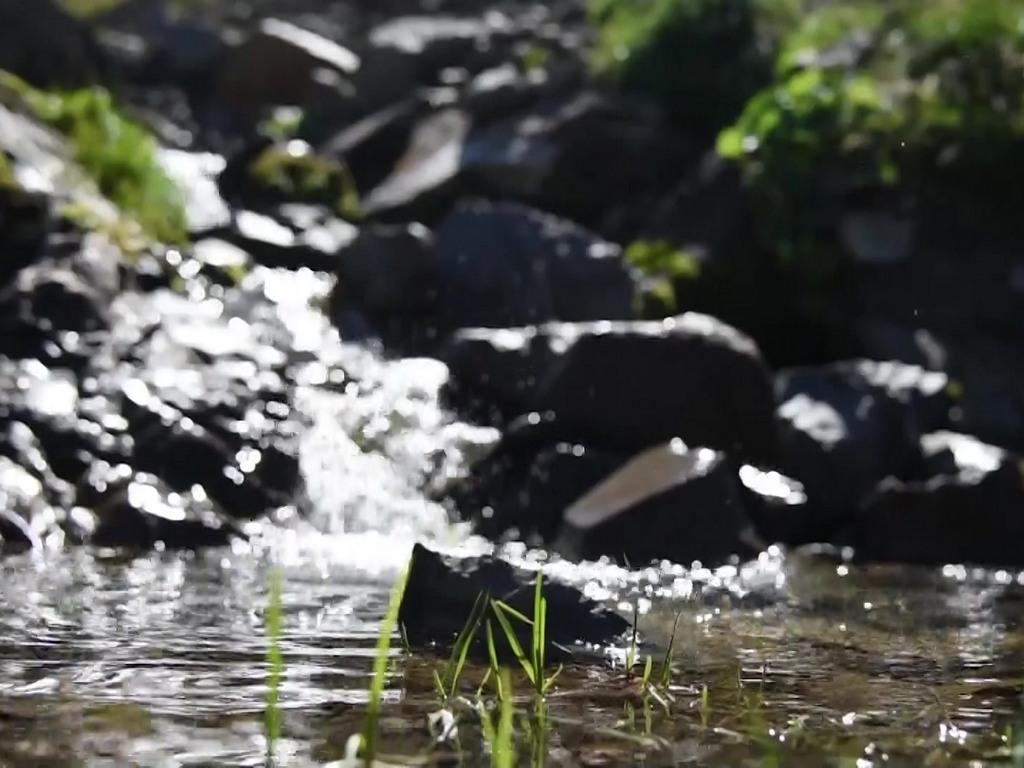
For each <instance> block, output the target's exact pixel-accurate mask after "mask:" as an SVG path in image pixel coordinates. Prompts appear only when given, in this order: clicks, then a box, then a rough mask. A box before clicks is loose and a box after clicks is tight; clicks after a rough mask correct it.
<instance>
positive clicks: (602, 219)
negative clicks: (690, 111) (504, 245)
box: [461, 91, 680, 232]
mask: <svg viewBox="0 0 1024 768" xmlns="http://www.w3.org/2000/svg"><path fill="white" fill-rule="evenodd" d="M679 156H680V153H679V151H678V149H677V144H676V143H675V142H673V141H672V140H670V139H669V136H668V134H667V132H666V131H665V130H664V128H663V126H662V124H661V122H660V121H659V119H658V117H657V115H656V114H653V113H652V112H650V111H649V110H646V109H644V108H643V107H642V106H640V105H637V104H631V103H624V102H620V101H616V100H613V99H610V98H608V97H607V96H604V95H601V94H598V93H595V92H592V91H583V92H579V93H574V94H571V95H569V96H564V97H561V96H560V97H556V98H553V99H550V100H546V101H545V102H543V103H541V104H538V105H537V106H536V107H535V108H533V109H530V110H528V111H526V112H523V113H521V114H517V115H514V116H512V117H509V118H507V119H506V120H502V121H501V122H499V123H495V124H493V125H487V126H484V127H482V128H481V129H480V130H478V131H475V132H474V133H473V134H472V135H471V136H470V137H469V139H468V140H467V142H466V143H465V146H464V147H463V148H462V153H461V167H462V169H463V170H464V172H465V174H466V175H467V176H469V177H470V178H471V179H472V180H473V184H474V185H475V187H476V188H477V189H478V190H479V191H480V192H481V193H483V194H487V195H492V196H494V197H503V198H512V199H518V200H523V201H525V202H528V203H531V204H533V205H536V206H538V207H540V208H543V209H544V210H549V211H552V212H553V213H557V214H559V215H562V216H566V217H567V218H570V219H573V220H574V221H579V222H581V223H583V224H585V225H586V226H589V227H593V228H594V229H597V230H598V231H602V232H603V231H605V227H606V226H607V225H608V224H609V219H610V217H612V215H613V214H616V213H618V212H619V209H620V208H622V207H623V206H625V207H627V208H628V207H630V206H635V205H637V203H642V205H646V203H643V201H644V199H645V196H647V195H656V194H658V193H659V192H660V191H661V190H662V188H663V187H664V186H665V184H666V183H668V182H670V181H671V180H672V178H674V176H675V174H676V172H677V171H678V170H679V167H680V162H679ZM612 159H614V162H612ZM626 189H628V190H629V200H627V201H624V200H623V195H622V190H626ZM644 213H647V211H646V210H644Z"/></svg>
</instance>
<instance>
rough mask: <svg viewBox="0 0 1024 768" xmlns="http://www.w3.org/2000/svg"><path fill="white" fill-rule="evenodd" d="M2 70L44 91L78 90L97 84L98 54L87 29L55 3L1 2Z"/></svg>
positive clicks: (39, 0) (51, 0) (37, 0)
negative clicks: (51, 89)
mask: <svg viewBox="0 0 1024 768" xmlns="http://www.w3.org/2000/svg"><path fill="white" fill-rule="evenodd" d="M0 69H5V70H8V71H9V72H13V73H14V74H16V75H18V76H19V77H22V78H24V79H25V80H27V81H28V82H30V83H31V84H33V85H35V86H38V87H41V88H74V87H79V86H82V85H85V84H86V83H88V82H90V81H92V80H93V79H95V77H96V75H97V74H98V73H99V71H100V62H99V51H98V49H97V47H96V44H95V41H94V40H93V38H92V36H91V34H90V31H89V28H88V27H87V26H86V25H85V24H83V23H82V22H80V21H78V20H77V19H75V18H74V17H73V16H71V15H70V14H68V13H67V12H65V11H64V10H63V9H62V8H61V7H60V5H59V4H58V3H56V2H54V0H33V2H32V7H31V9H29V8H28V7H27V6H26V4H25V3H24V0H2V1H0Z"/></svg>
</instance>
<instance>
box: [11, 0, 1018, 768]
mask: <svg viewBox="0 0 1024 768" xmlns="http://www.w3.org/2000/svg"><path fill="white" fill-rule="evenodd" d="M596 36H597V32H595V28H594V21H593V16H592V15H588V12H587V7H586V5H585V4H584V3H582V2H579V0H561V1H560V2H556V3H551V4H542V3H531V2H525V1H521V0H508V1H507V2H493V3H486V4H481V3H470V2H459V1H458V0H435V1H429V0H424V2H423V3H422V5H421V4H418V3H414V2H408V1H406V0H402V1H398V0H395V1H394V2H376V3H364V2H358V1H357V0H350V1H347V2H331V3H319V2H299V1H298V0H296V1H295V2H285V1H284V0H266V1H263V0H260V1H256V0H252V1H251V2H225V3H203V2H198V0H195V2H179V3H175V2H171V1H170V0H166V1H165V0H126V1H125V2H120V3H90V2H79V1H77V0H76V2H68V3H67V4H66V6H59V5H57V4H55V3H53V2H51V1H50V0H38V2H34V3H33V8H32V10H31V11H30V10H27V6H26V4H25V2H24V0H0V70H5V71H7V72H9V73H13V75H14V76H15V77H11V78H10V79H4V80H3V81H2V82H0V161H2V164H0V766H7V765H10V766H50V765H53V766H58V765H60V766H63V765H79V764H81V765H168V766H170V765H190V766H192V765H195V766H198V765H265V764H279V765H310V764H328V763H334V764H337V765H340V764H342V761H343V759H344V757H345V754H346V744H347V740H348V737H349V736H350V735H351V734H353V733H357V732H359V730H360V728H361V727H362V723H363V720H364V717H365V712H366V705H367V701H368V699H369V697H370V695H371V694H370V693H369V691H370V689H371V687H372V683H371V679H372V673H371V664H372V661H373V656H374V651H373V648H374V644H375V642H376V639H377V634H378V627H379V625H380V620H381V617H382V616H383V615H384V612H385V608H386V606H387V601H388V594H389V590H390V587H391V584H392V583H393V582H394V581H395V579H396V577H397V576H398V574H399V573H400V572H401V571H402V570H403V568H404V567H405V565H406V563H407V561H408V559H409V556H410V553H411V552H412V550H413V545H414V544H416V543H423V544H426V545H428V546H429V547H431V548H433V549H435V550H438V551H443V552H445V553H447V554H448V555H450V556H452V557H453V558H455V559H454V561H453V562H454V563H455V565H454V566H452V568H454V571H452V572H451V573H448V572H447V571H445V572H444V573H443V574H439V572H436V571H434V572H431V575H430V576H427V575H425V574H426V570H425V569H424V568H420V569H419V570H414V572H413V580H412V581H411V582H410V584H409V585H408V587H407V596H406V599H407V602H406V605H405V606H404V607H403V616H404V617H405V620H406V621H407V622H415V624H410V625H409V626H407V627H406V630H407V633H408V634H407V636H408V638H410V639H411V640H412V645H413V648H411V649H408V650H406V651H402V652H394V659H393V662H392V664H391V666H390V668H389V675H388V678H387V682H386V691H385V696H384V702H385V704H384V710H383V719H382V722H381V739H382V744H383V747H382V748H383V751H384V752H385V753H387V755H388V758H387V759H388V760H393V761H396V760H398V759H399V757H401V758H403V759H404V760H406V761H408V760H418V761H421V762H422V761H433V762H442V763H446V764H447V763H449V762H457V761H462V762H465V763H466V764H484V763H487V762H488V761H491V760H492V759H493V757H494V755H493V750H490V749H489V748H488V747H487V739H486V738H485V737H484V735H483V734H482V733H481V729H480V725H479V723H476V722H471V719H470V718H467V719H466V720H465V721H464V722H460V733H461V735H460V737H459V738H458V739H457V740H456V739H442V740H441V742H440V743H437V741H436V739H434V737H433V736H432V735H431V730H430V728H428V720H429V717H428V716H429V715H431V714H432V713H435V712H436V711H437V710H438V709H439V703H438V701H437V699H436V694H435V692H434V686H433V683H432V680H431V675H432V671H431V670H432V668H433V666H434V665H435V664H436V663H437V658H436V650H432V649H430V648H429V647H428V646H429V645H430V642H429V641H436V643H437V644H439V645H441V646H446V645H448V644H450V642H451V641H452V639H453V638H454V635H455V634H456V633H457V632H458V629H459V627H460V626H461V622H462V621H463V620H464V618H465V617H464V616H463V613H464V612H465V610H464V609H465V608H467V607H468V606H470V605H471V604H472V595H474V594H475V592H476V591H477V589H478V582H476V581H471V582H470V585H469V586H465V587H463V586H462V584H463V582H462V581H460V580H472V579H475V578H478V574H476V573H475V572H474V571H473V570H472V566H471V565H468V564H467V563H471V562H472V561H471V560H466V558H473V557H479V556H482V555H483V556H485V557H491V556H497V557H498V559H499V560H503V561H506V562H508V563H512V564H513V565H514V566H515V568H516V570H515V574H518V575H515V576H513V575H510V574H512V573H513V571H512V570H511V569H510V570H509V571H508V573H506V572H505V571H504V570H502V571H501V572H500V574H499V575H498V576H494V575H493V574H492V576H491V577H484V581H483V582H481V583H484V585H485V586H486V585H487V584H490V586H489V587H488V588H489V589H491V590H497V592H498V593H501V594H506V593H507V594H508V595H514V594H516V593H515V589H516V588H518V586H521V585H524V584H528V583H529V581H530V579H532V578H533V577H532V576H531V574H532V573H533V572H535V571H537V570H538V569H542V570H543V572H544V574H545V578H546V579H547V580H548V582H549V583H551V584H552V585H553V586H552V587H551V589H552V590H553V591H552V592H551V598H550V600H551V604H552V614H551V615H552V617H553V618H552V619H551V620H550V626H551V627H552V628H553V629H552V632H553V635H554V636H555V637H556V639H557V641H558V643H564V644H566V645H568V646H574V645H575V644H576V643H575V641H582V642H589V643H590V644H591V645H590V648H589V649H588V652H587V653H586V654H568V655H567V656H566V660H567V662H566V663H567V666H566V669H565V671H564V672H563V674H562V676H561V677H560V679H559V683H558V685H557V687H556V688H555V690H554V692H553V693H552V694H551V695H550V698H549V702H548V704H547V707H548V710H547V711H548V713H549V715H550V722H549V723H548V724H547V725H545V726H544V732H543V735H540V733H539V732H538V731H535V730H534V729H535V728H536V727H537V726H536V725H533V726H530V725H528V724H523V725H521V726H517V729H518V730H517V733H519V736H517V739H518V740H519V743H520V749H519V758H520V762H522V763H523V764H528V763H532V764H551V765H577V764H582V765H594V766H596V765H611V764H632V763H643V764H649V765H701V766H704V765H707V766H712V765H713V766H734V765H794V766H804V765H806V766H812V765H814V766H818V765H835V766H857V768H861V767H862V766H871V765H891V766H916V765H925V764H926V765H935V766H938V765H950V766H954V765H955V766H972V768H973V766H980V765H1020V764H1021V761H1022V760H1024V742H1022V741H1021V740H1020V739H1021V736H1022V735H1024V719H1022V715H1021V712H1022V709H1021V695H1022V680H1024V622H1022V617H1024V613H1022V606H1024V602H1022V601H1024V570H1021V569H1022V568H1024V478H1022V475H1021V473H1022V467H1024V464H1022V462H1021V457H1020V454H1019V453H1018V452H1019V451H1024V377H1021V376H1020V375H1018V372H1020V371H1022V370H1024V355H1022V353H1021V349H1024V347H1022V346H1021V343H1020V341H1021V339H1020V333H1021V330H1020V329H1021V328H1022V327H1024V325H1022V324H1021V323H1020V322H1019V321H1020V320H1022V319H1024V316H1022V314H1021V312H1022V309H1024V298H1022V295H1024V294H1022V281H1021V279H1020V278H1021V273H1022V270H1024V257H1022V256H1021V252H1020V248H1019V242H1020V241H1019V239H1015V238H1016V236H1017V235H1018V234H1019V232H1016V229H1015V228H1014V225H1013V223H1012V222H1011V223H1010V224H1007V225H1006V227H1004V228H1003V229H1001V230H998V231H996V230H986V232H985V236H984V237H977V238H973V239H972V238H970V237H969V235H970V233H971V232H972V230H971V225H970V223H968V224H964V222H962V221H959V222H958V221H952V220H949V219H948V218H946V219H944V218H943V217H942V212H943V208H942V207H941V205H938V204H936V205H934V206H932V205H931V202H929V203H928V204H926V203H925V202H920V201H918V203H917V204H916V207H908V206H907V205H903V203H900V204H899V205H897V204H893V205H892V206H891V207H886V206H887V204H888V203H889V202H891V200H890V198H888V197H886V196H884V195H883V196H879V197H873V198H871V199H870V200H865V198H864V196H863V195H861V196H860V197H858V196H856V195H854V194H852V193H851V194H850V195H848V196H847V198H846V200H847V202H846V207H845V208H844V209H843V210H841V211H840V213H839V214H838V217H837V219H836V224H835V227H834V231H833V232H832V235H833V236H834V238H835V248H836V249H839V251H841V252H842V257H841V261H840V263H841V266H840V267H839V268H838V269H839V270H840V271H839V272H838V273H837V274H840V275H841V276H842V277H841V279H840V281H839V283H829V285H830V286H831V287H830V288H827V289H823V288H821V285H822V284H821V283H820V282H814V283H813V287H808V286H811V285H812V283H810V282H809V283H806V284H804V283H800V282H799V280H797V279H796V278H793V275H794V274H796V273H795V272H793V273H790V272H787V271H786V270H787V269H789V267H786V266H782V267H777V266H770V264H775V262H773V261H772V259H773V258H774V256H772V255H771V254H770V253H769V252H768V251H769V249H767V247H766V244H765V241H764V240H763V239H759V237H760V236H759V233H760V232H761V229H759V224H758V221H757V217H758V216H760V215H762V214H761V213H759V212H758V211H759V210H761V209H759V208H757V200H756V199H755V198H756V195H755V192H754V191H752V188H751V186H750V184H749V179H746V178H745V177H744V176H743V174H742V173H741V172H740V170H739V169H738V168H737V167H736V166H735V165H734V164H731V163H729V162H728V161H727V160H726V158H725V157H724V156H720V155H723V153H721V152H720V153H718V154H716V153H715V151H714V149H713V145H714V141H713V140H709V139H708V137H707V135H705V133H706V131H705V133H702V131H701V130H697V128H696V127H694V128H693V130H692V131H690V130H688V129H686V130H682V131H681V130H680V128H679V123H678V119H679V117H678V115H675V116H674V117H672V116H671V115H670V118H671V119H669V118H666V117H665V115H664V114H663V113H662V111H660V110H659V109H658V106H657V105H656V104H654V103H652V102H651V101H650V100H648V99H645V98H643V97H637V96H636V94H631V93H628V92H624V91H623V90H622V89H617V88H613V87H610V86H609V85H608V84H607V82H605V81H603V80H602V79H601V78H599V77H597V76H596V75H595V74H594V71H593V69H592V68H591V66H590V64H589V63H588V51H590V50H591V49H592V48H593V47H594V45H595V39H596ZM850 44H851V45H852V43H850ZM5 77H9V76H5ZM97 84H102V85H104V86H105V87H106V88H108V89H110V92H111V93H113V94H114V101H115V102H116V103H117V104H118V105H120V106H119V107H118V108H117V109H118V110H123V114H124V115H127V118H123V117H122V116H121V115H122V113H121V112H120V111H117V112H115V111H114V107H113V106H112V102H111V101H110V99H109V97H108V96H107V95H106V94H107V92H106V91H95V90H88V89H90V88H94V87H95V86H96V85H97ZM37 89H38V90H37ZM74 89H86V90H74ZM75 93H78V94H82V93H87V94H92V95H90V96H88V97H85V96H81V97H77V98H79V99H80V100H79V101H75V98H76V97H75V96H74V94H75ZM46 94H49V97H48V98H50V101H47V100H46V98H47V97H46ZM55 94H56V95H55ZM97 94H100V95H99V96H97ZM54 99H56V101H55V100H54ZM83 115H84V117H83ZM126 119H127V121H128V122H124V121H125V120H126ZM128 123H130V124H131V125H132V126H144V129H143V130H142V131H141V132H140V133H139V136H142V137H145V139H146V141H145V142H140V143H137V144H132V143H125V144H124V145H123V146H124V148H123V149H120V150H118V149H116V148H117V147H121V146H122V144H119V143H118V142H122V141H126V139H125V136H135V134H134V133H129V129H128V128H125V127H124V126H125V125H127V124H128ZM96 126H101V128H97V127H96ZM718 127H722V126H718ZM132 130H139V129H138V128H133V129H132ZM90 131H98V133H95V134H94V133H90ZM150 136H152V137H153V138H152V140H151V141H152V143H151V144H149V143H146V142H148V141H150V139H149V137H150ZM133 141H134V139H133ZM97 146H98V147H100V148H101V149H102V151H99V150H96V151H99V154H100V156H101V157H102V158H103V163H102V166H100V165H97V163H94V162H93V161H92V158H93V155H92V154H90V153H89V151H87V150H88V149H89V148H90V147H91V148H93V150H95V148H96V147H97ZM111 147H113V148H115V149H111ZM150 157H151V160H152V167H149V166H147V165H145V161H146V159H147V158H150ZM140 167H141V170H140ZM98 168H100V171H98V170H97V169H98ZM111 169H113V170H111ZM124 179H130V181H124ZM125 185H127V186H125ZM168 190H170V192H168ZM876 191H877V190H876ZM167 195H169V196H167ZM903 202H904V203H905V202H906V201H903ZM932 202H933V201H932ZM929 206H931V207H929ZM908 211H909V212H908ZM660 249H668V251H667V253H668V262H667V263H671V264H672V265H674V266H673V267H672V269H674V270H675V271H674V272H672V271H671V270H670V271H668V272H666V271H665V269H666V268H664V265H663V262H662V261H658V264H660V265H662V266H655V267H653V268H652V267H651V264H652V263H653V262H652V261H651V259H655V257H656V254H658V253H661V250H660ZM645 254H647V255H645ZM650 254H655V256H651V255H650ZM658 258H660V257H658ZM673 259H675V261H673ZM779 263H782V264H783V265H785V262H784V261H782V262H779ZM680 264H681V265H682V266H680ZM833 278H834V275H833V276H832V277H830V279H833ZM801 279H803V278H801ZM666 285H670V287H671V296H669V297H667V296H666ZM837 285H838V286H839V287H836V286H837ZM830 291H831V292H830ZM460 563H461V565H460ZM500 567H501V568H505V566H500ZM445 568H447V566H445ZM466 574H469V575H466ZM278 578H279V579H282V581H283V590H282V593H281V601H280V606H278V608H277V609H275V610H279V611H281V614H282V620H283V627H284V629H283V631H282V634H280V636H279V637H275V638H272V640H273V643H274V644H275V647H279V648H280V651H281V653H282V656H283V670H279V672H278V673H275V674H279V675H280V681H279V683H275V684H274V691H275V693H274V695H275V697H277V698H276V700H275V703H274V707H275V711H276V707H277V706H278V702H279V706H280V709H281V712H282V721H281V722H282V726H281V733H280V735H275V736H274V738H273V739H272V740H271V743H269V744H268V727H269V726H268V725H267V723H268V722H269V721H268V719H267V717H268V716H267V711H268V706H269V705H268V704H267V690H268V687H269V685H270V684H269V682H268V680H269V678H268V675H269V674H270V672H269V671H268V662H267V646H268V643H269V642H271V640H268V637H267V635H266V630H265V627H266V610H267V609H268V608H267V606H268V601H269V600H270V599H271V597H270V593H271V592H273V590H272V589H271V588H270V586H269V585H270V584H271V583H272V581H273V580H274V579H278ZM487 578H492V580H491V581H490V582H487V580H486V579H487ZM451 579H454V581H452V580H451ZM494 579H496V581H495V580H494ZM496 583H497V584H501V585H503V586H501V587H500V588H499V587H497V586H494V585H495V584H496ZM559 590H564V592H563V591H559ZM467 595H468V596H469V602H466V600H465V599H464V598H466V596H467ZM508 599H510V600H511V599H512V598H511V597H509V598H508ZM559 600H561V601H562V602H558V601H559ZM460 601H461V602H460ZM581 606H583V608H582V609H581ZM594 606H600V609H601V610H603V611H607V612H608V613H607V614H606V615H605V618H606V619H607V622H611V623H605V624H600V622H598V620H597V619H594V618H593V616H594V614H593V613H592V612H590V609H591V608H592V607H594ZM581 610H582V611H583V612H582V613H581V612H580V611H581ZM595 610H597V609H596V608H595ZM616 614H618V615H619V616H621V617H622V619H628V620H631V619H632V618H633V616H634V615H636V616H638V621H639V629H640V634H641V636H642V639H643V642H644V645H643V648H644V649H646V652H648V653H651V654H661V653H663V652H664V649H665V648H666V646H668V645H669V644H671V645H672V647H673V648H674V652H675V662H674V671H673V673H672V675H671V679H670V680H668V681H666V684H665V686H664V690H663V692H662V694H661V695H662V696H664V697H667V698H669V699H671V701H670V702H669V703H665V702H662V701H656V702H655V703H654V704H652V703H651V700H650V698H649V697H648V696H645V695H643V692H642V691H640V690H639V689H638V687H637V684H636V680H635V676H634V677H633V678H631V677H630V676H629V673H627V671H626V670H625V669H624V668H623V666H624V661H625V657H624V655H623V653H624V651H623V648H625V646H626V645H627V644H628V642H629V633H628V632H623V631H621V630H623V629H624V628H625V627H626V626H627V622H626V621H624V620H623V621H621V622H620V620H619V619H618V618H615V615H616ZM591 621H594V622H598V623H593V624H592V623H590V622H591ZM673 627H675V629H673ZM612 630H614V631H612ZM612 635H615V638H614V641H613V637H612ZM670 638H674V639H673V640H670ZM595 644H596V645H598V646H601V647H597V648H595V647H594V645H595ZM610 646H615V647H610ZM577 650H578V649H577ZM485 669H486V663H480V661H479V660H473V661H471V662H470V664H469V668H468V671H467V673H466V674H467V679H469V680H471V681H472V682H473V687H474V688H475V687H476V685H478V684H479V683H480V680H481V678H482V677H483V675H484V673H485ZM518 682H519V683H521V682H522V681H518ZM278 686H279V687H278ZM467 688H468V684H467ZM530 722H535V721H530ZM524 723H525V721H524Z"/></svg>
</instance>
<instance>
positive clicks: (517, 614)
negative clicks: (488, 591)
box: [491, 600, 533, 627]
mask: <svg viewBox="0 0 1024 768" xmlns="http://www.w3.org/2000/svg"><path fill="white" fill-rule="evenodd" d="M491 605H498V606H501V610H503V611H504V612H505V613H506V614H508V615H509V616H511V617H512V618H514V619H517V620H518V621H521V622H522V623H523V624H527V625H529V626H531V627H532V626H533V619H531V618H529V617H528V616H526V615H525V614H522V613H520V612H519V611H517V610H516V609H515V608H513V607H512V606H511V605H509V604H508V603H506V602H505V601H504V600H491Z"/></svg>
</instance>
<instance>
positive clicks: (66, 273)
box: [0, 264, 107, 333]
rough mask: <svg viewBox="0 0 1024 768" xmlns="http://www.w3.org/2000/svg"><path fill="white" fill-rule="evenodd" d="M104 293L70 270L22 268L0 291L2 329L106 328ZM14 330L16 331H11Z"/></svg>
mask: <svg viewBox="0 0 1024 768" xmlns="http://www.w3.org/2000/svg"><path fill="white" fill-rule="evenodd" d="M104 305H105V301H104V296H103V295H102V293H101V292H100V291H98V290H97V289H96V288H95V287H94V286H92V285H89V284H88V283H86V281H85V280H84V279H83V278H82V277H81V276H79V275H78V274H76V273H75V272H74V271H72V270H70V269H66V268H63V267H57V266H55V265H51V264H40V265H37V266H34V267H29V268H26V269H24V270H22V271H21V272H20V273H19V274H18V279H17V280H16V281H15V282H14V283H13V284H12V285H10V286H8V287H7V288H6V289H5V290H3V291H2V293H0V313H2V315H3V321H5V322H4V323H3V325H4V329H5V330H7V329H8V328H10V329H11V330H14V329H16V328H17V327H18V325H19V324H23V325H22V327H26V328H33V329H35V330H37V331H40V332H50V331H75V332H77V333H88V332H90V331H97V330H102V329H104V328H106V327H107V318H106V316H105V311H104ZM15 332H16V331H15Z"/></svg>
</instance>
